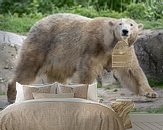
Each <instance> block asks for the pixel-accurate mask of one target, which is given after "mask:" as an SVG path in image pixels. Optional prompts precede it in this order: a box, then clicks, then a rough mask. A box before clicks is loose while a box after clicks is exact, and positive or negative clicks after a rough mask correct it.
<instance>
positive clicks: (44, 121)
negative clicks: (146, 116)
mask: <svg viewBox="0 0 163 130" xmlns="http://www.w3.org/2000/svg"><path fill="white" fill-rule="evenodd" d="M115 104H116V103H113V105H112V108H111V107H108V106H106V105H103V104H100V103H97V102H94V101H90V100H86V99H80V98H48V99H47V98H46V99H35V100H26V101H23V102H21V103H14V104H12V105H9V106H8V107H6V108H5V109H4V110H2V111H1V112H0V130H125V128H126V126H127V124H129V123H127V124H126V123H125V122H126V119H124V118H123V117H125V118H126V117H127V114H128V110H129V109H128V108H129V107H128V108H127V107H124V105H123V110H122V111H123V112H122V111H121V112H116V110H118V108H120V107H119V106H118V105H115ZM127 106H129V105H127ZM113 108H114V110H113ZM126 108H127V109H126ZM130 108H131V107H130ZM125 109H126V110H127V111H126V110H125ZM125 111H126V113H125ZM124 113H125V114H124ZM123 114H124V115H123ZM127 122H128V121H127Z"/></svg>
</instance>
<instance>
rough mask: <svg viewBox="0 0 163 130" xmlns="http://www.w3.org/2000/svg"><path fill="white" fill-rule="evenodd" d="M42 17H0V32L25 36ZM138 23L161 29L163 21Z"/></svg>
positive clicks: (105, 12)
mask: <svg viewBox="0 0 163 130" xmlns="http://www.w3.org/2000/svg"><path fill="white" fill-rule="evenodd" d="M57 12H68V13H77V14H81V15H83V16H87V17H98V16H105V17H114V18H122V17H125V16H124V14H121V13H117V12H114V11H112V12H110V11H109V10H103V11H100V12H97V11H95V10H94V9H87V10H86V9H82V8H76V9H68V10H58V11H56V12H54V13H57ZM42 17H43V16H39V17H38V16H36V17H33V16H32V17H30V16H22V17H18V16H12V15H5V16H4V15H0V30H2V31H9V32H15V33H21V34H26V33H27V32H28V31H29V29H30V28H31V26H32V25H33V24H34V23H35V22H36V21H38V20H39V19H41V18H42ZM136 21H137V22H139V23H143V24H144V28H145V29H157V28H163V20H158V21H146V20H136Z"/></svg>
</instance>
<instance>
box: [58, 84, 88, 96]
mask: <svg viewBox="0 0 163 130" xmlns="http://www.w3.org/2000/svg"><path fill="white" fill-rule="evenodd" d="M87 92H88V85H87V84H76V85H63V84H59V83H58V87H57V94H60V93H74V97H75V98H84V99H87Z"/></svg>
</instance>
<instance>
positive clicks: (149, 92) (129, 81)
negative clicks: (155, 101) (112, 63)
mask: <svg viewBox="0 0 163 130" xmlns="http://www.w3.org/2000/svg"><path fill="white" fill-rule="evenodd" d="M113 73H114V75H115V76H116V77H117V78H118V80H119V81H120V83H121V84H122V86H125V87H128V88H129V89H131V90H132V91H134V92H135V93H136V94H139V95H144V96H146V97H150V98H155V97H157V96H158V95H157V93H156V92H154V91H153V89H152V88H151V87H150V86H149V83H148V80H147V78H146V76H145V74H144V72H143V70H142V69H141V67H140V66H139V65H135V66H134V67H133V68H130V69H124V68H117V69H114V70H113Z"/></svg>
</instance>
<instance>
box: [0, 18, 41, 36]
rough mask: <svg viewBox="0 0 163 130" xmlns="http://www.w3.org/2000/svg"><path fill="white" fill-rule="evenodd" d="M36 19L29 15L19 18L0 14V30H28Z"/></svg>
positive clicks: (19, 31) (20, 31)
mask: <svg viewBox="0 0 163 130" xmlns="http://www.w3.org/2000/svg"><path fill="white" fill-rule="evenodd" d="M37 20H38V18H37V19H35V18H30V17H23V18H19V17H17V16H2V15H0V30H2V31H10V32H16V33H25V32H28V31H29V29H30V27H31V26H32V25H33V24H34V23H35V22H36V21H37Z"/></svg>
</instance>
